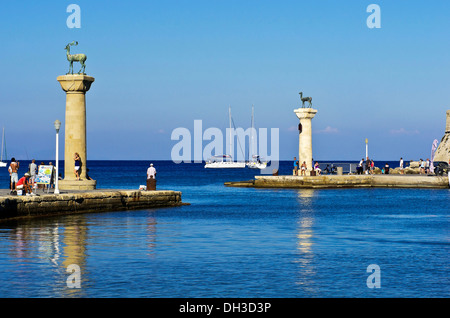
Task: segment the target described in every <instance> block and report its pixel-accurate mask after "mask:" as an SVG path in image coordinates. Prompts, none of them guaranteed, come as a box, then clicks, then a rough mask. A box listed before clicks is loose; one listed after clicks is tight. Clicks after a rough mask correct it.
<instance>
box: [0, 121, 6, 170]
mask: <svg viewBox="0 0 450 318" xmlns="http://www.w3.org/2000/svg"><path fill="white" fill-rule="evenodd" d="M3 149H4V150H3ZM3 153H5V160H7V158H6V142H5V127H3V134H2V152H1V153H0V167H6V165H7V164H6V162H3Z"/></svg>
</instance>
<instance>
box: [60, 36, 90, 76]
mask: <svg viewBox="0 0 450 318" xmlns="http://www.w3.org/2000/svg"><path fill="white" fill-rule="evenodd" d="M72 45H78V42H76V41H73V42H72V43H69V44H67V45H66V48H65V50H66V52H67V60H68V61H69V62H70V67H69V72H68V73H67V74H73V62H80V64H81V69H80V71H79V72H78V74H84V70H85V69H86V64H85V63H84V62H86V59H87V56H86V54H73V55H71V54H70V47H71V46H72Z"/></svg>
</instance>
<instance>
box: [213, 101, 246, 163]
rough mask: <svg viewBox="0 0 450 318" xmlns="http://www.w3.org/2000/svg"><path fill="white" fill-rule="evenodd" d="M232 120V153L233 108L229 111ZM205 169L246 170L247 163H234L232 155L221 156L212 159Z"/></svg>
mask: <svg viewBox="0 0 450 318" xmlns="http://www.w3.org/2000/svg"><path fill="white" fill-rule="evenodd" d="M228 113H229V118H230V140H229V142H230V151H231V147H232V139H231V138H232V133H231V107H230V108H229V109H228ZM205 168H245V162H237V161H233V158H232V157H231V155H221V156H213V157H211V158H210V159H209V160H208V161H207V162H206V164H205Z"/></svg>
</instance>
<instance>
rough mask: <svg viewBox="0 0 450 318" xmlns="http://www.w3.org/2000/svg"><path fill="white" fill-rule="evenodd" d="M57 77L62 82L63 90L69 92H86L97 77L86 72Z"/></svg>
mask: <svg viewBox="0 0 450 318" xmlns="http://www.w3.org/2000/svg"><path fill="white" fill-rule="evenodd" d="M56 79H57V81H58V82H59V83H60V84H61V88H62V89H63V91H65V92H66V93H67V94H71V93H72V94H74V93H75V94H77V93H78V94H80V93H81V94H84V93H86V92H87V91H88V90H89V89H90V88H91V84H92V83H93V82H94V81H95V78H93V77H92V76H87V75H84V74H68V75H61V76H58V77H57V78H56Z"/></svg>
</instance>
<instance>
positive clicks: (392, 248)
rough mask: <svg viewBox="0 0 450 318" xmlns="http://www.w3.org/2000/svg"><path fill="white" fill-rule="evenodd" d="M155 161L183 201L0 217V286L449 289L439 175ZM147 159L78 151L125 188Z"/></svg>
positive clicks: (84, 292) (54, 293)
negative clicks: (328, 174) (277, 180)
mask: <svg viewBox="0 0 450 318" xmlns="http://www.w3.org/2000/svg"><path fill="white" fill-rule="evenodd" d="M153 163H154V164H155V167H156V169H157V171H158V174H157V182H158V183H157V188H158V189H169V190H177V191H181V192H182V198H183V201H184V202H187V203H190V205H187V206H182V207H175V208H161V209H148V210H139V211H115V212H106V213H88V214H82V215H71V216H60V217H51V218H45V219H44V218H42V219H33V220H26V221H20V222H11V223H6V224H1V223H0V281H1V282H2V284H0V297H113V298H114V297H151V298H156V297H177V298H178V297H183V298H184V297H187V298H197V297H202V298H203V297H220V298H222V297H224V298H228V297H238V298H241V297H250V298H255V297H264V298H265V297H273V298H298V297H300V298H311V297H448V296H449V295H450V288H449V276H450V268H449V250H450V238H449V211H450V208H449V202H450V200H449V199H450V190H449V189H440V190H436V189H317V190H316V189H314V190H313V189H302V190H294V189H252V188H231V187H225V186H224V182H227V181H240V180H250V179H253V177H254V174H255V171H254V170H251V169H230V170H229V169H204V168H203V165H202V164H179V165H177V164H174V163H172V162H170V161H154V162H153ZM148 164H149V162H148V161H90V162H88V166H89V168H90V175H91V176H92V178H94V179H96V180H97V182H98V187H99V188H108V189H118V188H121V189H137V188H138V187H139V185H141V184H142V185H143V184H145V173H146V169H147V167H148ZM383 164H384V163H383ZM390 164H391V166H395V165H396V163H394V162H392V163H390ZM24 166H25V167H26V166H27V163H23V164H22V167H24ZM61 166H62V165H61ZM2 169H3V168H2ZM291 171H292V163H291V162H282V163H281V166H280V174H290V173H291ZM21 172H25V169H21ZM7 181H8V178H7V172H6V169H4V170H0V182H1V184H4V186H3V187H2V188H7ZM71 264H76V265H78V266H79V268H80V271H81V272H80V278H81V288H69V287H68V286H67V279H68V277H69V276H70V273H68V272H66V270H67V268H68V266H69V265H71ZM373 264H375V265H378V266H379V269H380V271H379V273H380V276H379V282H380V285H379V287H380V288H369V287H368V284H367V281H368V278H369V276H370V275H372V272H371V271H370V272H367V268H368V266H369V265H373ZM371 277H372V276H371ZM369 280H370V281H371V282H375V280H373V281H372V279H371V278H369Z"/></svg>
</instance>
